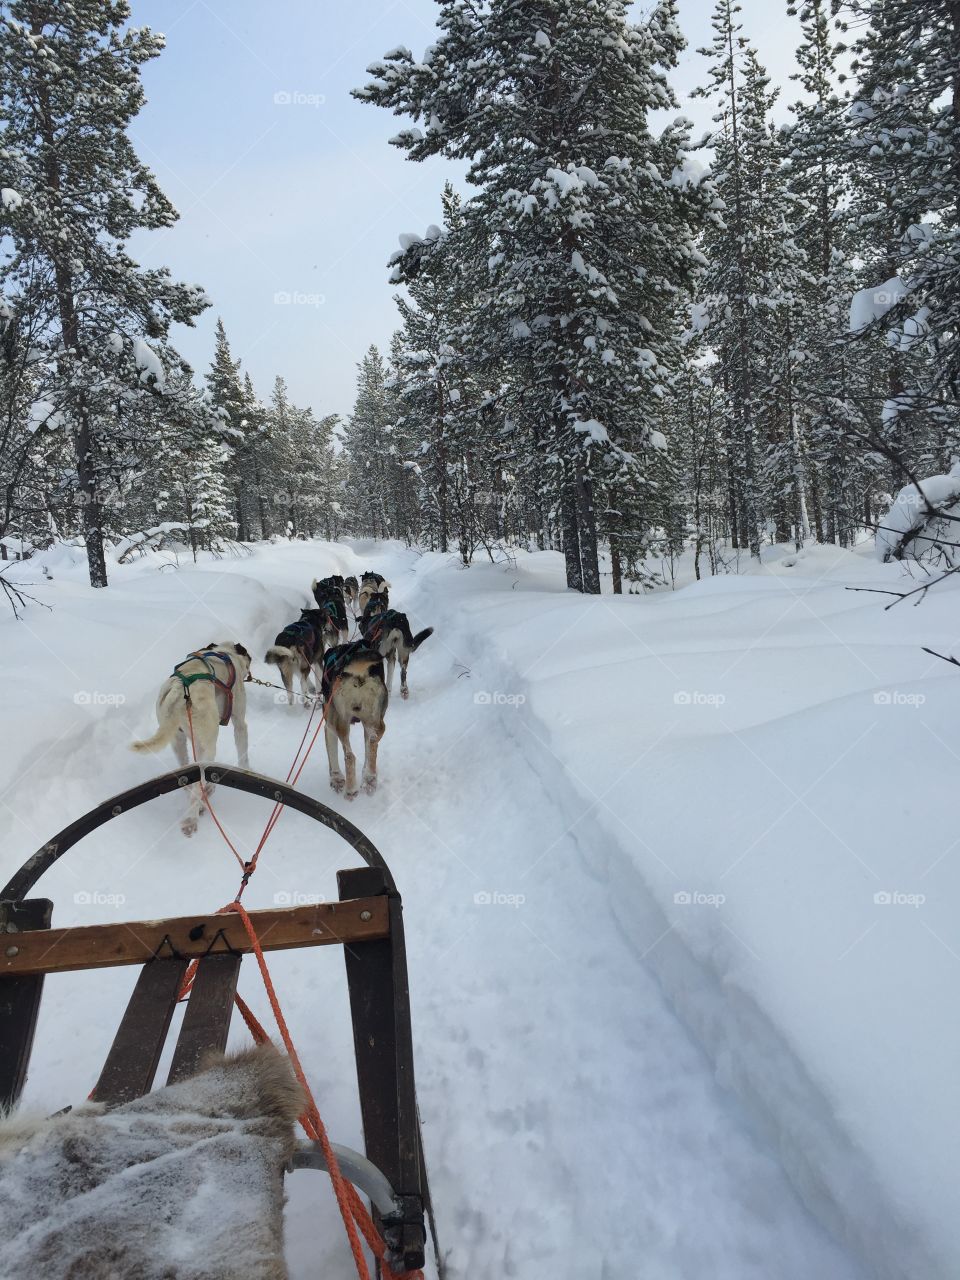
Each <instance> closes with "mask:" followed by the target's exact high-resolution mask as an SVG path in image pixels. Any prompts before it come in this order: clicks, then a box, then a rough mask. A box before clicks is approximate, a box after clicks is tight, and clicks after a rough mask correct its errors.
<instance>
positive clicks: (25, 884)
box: [0, 763, 399, 902]
mask: <svg viewBox="0 0 960 1280" xmlns="http://www.w3.org/2000/svg"><path fill="white" fill-rule="evenodd" d="M201 773H202V774H203V776H204V781H206V782H215V783H216V784H217V786H221V787H233V788H234V789H235V790H236V791H248V792H249V793H250V794H251V795H255V796H261V797H262V798H263V799H265V800H272V801H274V802H277V801H279V802H281V803H282V804H284V805H286V806H287V808H289V809H296V810H297V812H298V813H303V814H306V816H307V817H308V818H313V819H314V821H316V822H321V823H323V825H324V826H325V827H329V828H330V830H331V831H333V832H334V833H335V834H336V835H338V836H339V837H340V838H341V839H342V840H346V842H347V844H349V845H350V846H351V848H353V849H355V850H356V852H357V853H358V854H359V855H360V857H361V858H362V859H363V860H364V862H365V863H366V864H367V866H368V867H376V868H377V869H378V870H380V871H382V872H383V875H384V879H385V881H386V885H387V892H388V894H390V895H396V896H399V895H397V887H396V885H395V884H394V882H393V876H392V875H391V874H390V868H389V867H388V866H387V864H386V863H385V862H384V860H383V858H382V857H381V856H380V853H379V852H378V850H377V849H376V847H375V846H374V845H373V844H372V843H371V842H370V841H369V840H368V839H367V837H366V836H365V835H364V834H363V832H362V831H361V830H360V829H359V828H358V827H355V826H354V825H353V823H352V822H349V821H348V820H347V819H346V818H344V817H343V816H342V814H339V813H336V812H335V811H334V810H333V809H329V808H328V807H327V806H326V805H325V804H321V803H320V801H319V800H314V799H313V798H312V796H308V795H304V793H303V792H302V791H296V790H294V788H293V787H291V786H288V785H287V783H285V782H278V781H277V779H276V778H268V777H267V776H266V774H263V773H254V772H253V771H252V770H250V769H238V768H236V767H235V766H232V765H225V764H216V763H210V764H203V765H199V764H191V765H187V766H186V767H185V768H183V769H174V770H172V771H171V772H170V773H162V774H160V776H159V777H157V778H151V779H150V780H149V781H148V782H141V783H140V784H139V785H138V786H136V787H131V789H130V790H129V791H123V792H121V794H120V795H118V796H113V797H112V798H111V799H110V800H105V801H104V802H103V804H99V805H97V807H96V808H95V809H91V810H90V812H89V813H86V814H84V815H83V817H82V818H77V819H76V821H75V822H71V823H70V825H69V826H68V827H64V829H63V830H62V831H61V832H59V834H58V835H55V836H54V837H53V839H52V840H48V841H47V843H46V844H45V845H43V846H42V847H41V848H40V849H38V850H37V852H36V853H35V854H33V855H32V856H31V857H29V858H28V859H27V861H26V862H25V863H24V864H23V866H22V867H21V868H20V870H19V871H17V872H16V873H15V874H14V875H13V876H12V877H11V878H10V880H9V881H8V883H7V884H6V885H5V886H4V888H3V889H0V899H3V900H4V901H6V902H20V901H21V900H22V899H23V898H25V897H26V895H27V894H28V893H29V892H30V890H31V889H32V888H33V886H34V885H35V884H36V883H37V881H38V880H39V879H40V877H41V876H42V875H43V874H44V872H46V871H49V869H50V868H51V867H52V866H53V864H54V863H55V862H57V861H58V860H59V859H60V858H62V857H63V855H64V854H65V853H67V852H68V850H70V849H72V848H73V846H74V845H75V844H76V843H77V842H78V841H79V840H82V839H83V838H84V836H88V835H90V833H91V832H92V831H96V829H97V828H98V827H102V826H103V824H104V823H105V822H109V821H110V820H111V818H117V817H119V816H120V814H121V813H127V812H128V811H129V810H130V809H136V808H137V807H138V806H139V805H141V804H146V803H147V802H148V801H150V800H156V799H157V798H158V797H159V796H164V795H166V794H167V793H168V792H170V791H179V789H180V788H181V787H188V786H190V785H191V784H192V783H195V782H199V781H200V776H201Z"/></svg>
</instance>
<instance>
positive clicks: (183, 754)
mask: <svg viewBox="0 0 960 1280" xmlns="http://www.w3.org/2000/svg"><path fill="white" fill-rule="evenodd" d="M170 745H171V746H172V747H173V754H174V755H175V756H176V757H177V764H178V765H179V766H180V768H181V769H182V768H184V767H185V766H186V765H188V764H189V763H190V753H189V752H188V750H187V735H186V734H185V733H184V731H183V730H182V729H178V730H177V732H176V733H175V734H174V735H173V742H172V743H171V744H170Z"/></svg>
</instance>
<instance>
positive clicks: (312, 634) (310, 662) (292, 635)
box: [263, 609, 336, 706]
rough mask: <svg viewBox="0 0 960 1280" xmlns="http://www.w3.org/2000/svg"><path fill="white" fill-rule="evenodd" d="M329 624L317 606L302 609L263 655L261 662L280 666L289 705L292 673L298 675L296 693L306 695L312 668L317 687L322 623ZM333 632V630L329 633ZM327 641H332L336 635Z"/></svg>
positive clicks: (321, 653)
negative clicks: (297, 616)
mask: <svg viewBox="0 0 960 1280" xmlns="http://www.w3.org/2000/svg"><path fill="white" fill-rule="evenodd" d="M325 624H326V625H329V619H328V618H327V615H326V614H321V613H320V610H319V609H303V610H302V611H301V615H300V618H299V620H298V621H297V622H288V623H287V625H286V626H285V627H284V628H283V630H282V631H281V632H280V634H279V635H278V636H277V638H276V640H274V642H273V644H272V645H271V646H270V648H269V649H268V650H267V652H266V654H265V655H264V659H263V660H264V662H269V663H272V664H273V665H275V666H277V667H279V669H280V679H281V680H282V681H283V687H284V688H285V689H286V691H287V702H289V703H290V705H291V706H293V673H294V671H296V672H297V674H298V675H299V676H300V693H301V694H302V696H303V697H304V699H306V698H307V696H308V695H309V692H310V672H311V671H313V673H314V676H315V678H316V683H317V686H318V688H319V685H320V676H321V674H322V671H321V665H320V663H321V659H322V658H323V650H324V648H325V644H324V641H325V635H324V625H325ZM332 634H333V635H334V636H336V632H333V633H332ZM330 643H333V644H335V643H336V639H333V640H332V641H331V642H330Z"/></svg>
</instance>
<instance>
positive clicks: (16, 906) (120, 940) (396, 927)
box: [0, 764, 432, 1272]
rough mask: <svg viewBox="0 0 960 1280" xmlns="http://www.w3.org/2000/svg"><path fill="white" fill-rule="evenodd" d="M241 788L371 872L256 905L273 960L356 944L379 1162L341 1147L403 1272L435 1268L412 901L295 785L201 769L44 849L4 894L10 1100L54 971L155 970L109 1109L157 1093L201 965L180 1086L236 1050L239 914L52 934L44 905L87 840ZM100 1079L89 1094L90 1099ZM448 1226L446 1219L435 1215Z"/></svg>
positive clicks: (114, 806)
mask: <svg viewBox="0 0 960 1280" xmlns="http://www.w3.org/2000/svg"><path fill="white" fill-rule="evenodd" d="M201 773H203V775H204V777H205V780H206V781H207V783H216V784H217V785H219V786H223V787H232V788H235V789H236V790H239V791H245V792H249V793H250V794H252V795H257V796H261V797H263V798H264V799H267V800H269V801H270V802H271V803H277V802H282V804H284V805H286V806H287V807H288V808H290V809H295V810H297V811H298V812H300V813H303V814H305V815H307V816H308V817H310V818H313V819H314V820H315V821H317V822H320V823H322V824H323V825H324V826H326V827H328V828H329V829H330V830H332V831H334V832H335V833H336V834H337V835H338V836H340V837H341V839H343V840H345V841H346V843H347V844H348V845H350V846H351V847H352V848H353V849H354V851H355V852H356V853H357V854H359V856H360V857H361V858H362V859H363V861H364V863H365V864H366V865H365V866H363V867H360V868H354V869H350V870H344V871H339V872H338V873H337V883H338V889H339V894H340V897H339V901H337V902H328V903H319V904H311V905H305V906H292V907H281V908H276V909H272V910H263V911H253V910H252V911H250V912H249V916H248V919H249V922H250V923H251V924H252V925H253V929H254V931H255V934H256V937H257V939H258V942H259V947H260V950H261V951H262V952H269V951H273V950H280V949H288V948H299V947H315V946H326V945H340V946H343V948H344V959H345V963H346V976H347V985H348V990H349V996H350V1009H351V1018H352V1023H353V1036H354V1049H355V1055H356V1067H357V1083H358V1087H359V1096H360V1108H361V1115H362V1121H363V1135H364V1145H365V1148H366V1150H365V1154H364V1155H361V1154H359V1153H356V1152H352V1151H349V1150H347V1149H345V1148H342V1147H337V1148H335V1151H336V1153H337V1155H338V1157H339V1164H340V1170H341V1172H342V1173H343V1175H344V1176H345V1177H346V1178H347V1179H348V1180H349V1181H351V1182H352V1183H353V1184H354V1186H355V1187H356V1188H357V1189H358V1190H360V1191H361V1192H363V1194H365V1195H366V1196H368V1197H369V1199H370V1200H371V1202H372V1204H373V1206H374V1209H375V1217H376V1219H377V1221H378V1224H379V1226H380V1230H381V1232H382V1234H383V1237H384V1239H385V1240H386V1242H387V1246H388V1250H389V1252H388V1254H387V1256H386V1257H385V1259H384V1261H385V1262H386V1263H387V1264H388V1266H389V1267H390V1269H391V1270H392V1271H396V1272H403V1271H410V1270H415V1269H417V1268H419V1267H421V1266H422V1265H423V1261H424V1246H425V1239H426V1236H425V1226H424V1215H425V1214H430V1212H431V1210H430V1199H429V1191H428V1188H427V1180H426V1167H425V1163H424V1156H423V1143H422V1136H421V1130H420V1121H419V1117H418V1113H417V1104H416V1093H415V1088H414V1070H413V1043H412V1035H411V1027H410V1001H409V991H408V984H407V963H406V952H405V947H404V934H403V919H402V909H401V901H400V895H399V893H398V892H397V888H396V885H395V884H394V881H393V877H392V876H391V874H390V870H389V868H388V866H387V864H386V863H385V862H384V860H383V858H382V857H381V856H380V854H379V853H378V851H377V850H376V848H375V847H374V846H373V845H372V844H371V842H370V841H369V840H368V839H367V838H366V836H364V835H363V833H362V832H361V831H359V830H358V829H357V828H356V827H355V826H353V824H352V823H350V822H348V821H347V819H346V818H344V817H342V816H341V815H340V814H338V813H336V812H334V811H333V810H332V809H329V808H327V806H326V805H323V804H320V803H319V802H318V801H316V800H313V799H311V798H310V797H309V796H307V795H304V794H303V793H302V792H299V791H295V790H294V789H293V788H292V787H289V786H287V785H286V784H284V783H281V782H277V781H275V780H274V779H271V778H268V777H265V776H263V775H261V774H257V773H252V772H250V771H248V770H244V769H239V768H231V767H229V766H224V765H218V764H214V765H209V764H208V765H204V766H202V767H201V766H200V765H196V764H193V765H190V766H188V767H186V768H180V769H176V770H174V771H172V772H171V773H166V774H163V775H161V776H160V777H158V778H154V779H153V780H151V781H149V782H145V783H142V784H140V785H139V786H136V787H133V788H132V789H131V790H129V791H126V792H124V793H123V794H121V795H118V796H115V797H114V798H113V799H111V800H107V801H106V802H105V803H103V804H101V805H98V806H97V808H95V809H93V810H91V811H90V812H89V813H87V814H86V815H84V816H83V817H81V818H78V819H77V820H76V821H75V822H73V823H71V824H70V826H68V827H66V828H65V829H64V830H63V831H61V832H60V833H59V834H58V835H56V836H54V837H53V839H52V840H50V841H48V842H47V843H46V844H45V845H43V846H42V848H40V849H39V850H38V851H37V852H36V853H35V854H34V855H33V856H32V857H31V858H29V859H28V860H27V862H25V863H24V865H23V866H22V867H21V868H20V870H19V871H18V872H17V873H16V874H15V875H14V876H13V877H12V878H11V880H10V881H9V883H8V884H7V885H6V887H5V888H4V889H3V890H2V891H0V1045H2V1049H0V1107H6V1108H9V1107H11V1106H13V1105H14V1104H16V1102H17V1100H18V1099H19V1097H20V1094H21V1092H22V1090H23V1086H24V1082H25V1080H26V1075H27V1070H28V1067H29V1062H30V1054H31V1049H32V1045H33V1039H34V1031H35V1028H36V1024H37V1017H38V1013H39V1008H40V1000H41V996H42V993H43V985H44V980H45V977H46V975H47V974H56V973H60V972H66V971H69V970H86V969H97V968H105V967H110V966H115V965H140V966H141V968H140V973H139V976H138V978H137V981H136V985H135V987H134V990H133V994H132V995H131V997H130V1001H129V1003H128V1005H127V1009H126V1012H125V1013H124V1015H123V1017H122V1019H121V1021H120V1025H119V1028H118V1030H117V1033H116V1035H115V1037H114V1040H113V1044H112V1047H111V1048H110V1050H109V1053H108V1054H107V1059H106V1062H105V1063H104V1066H103V1069H102V1071H101V1073H100V1078H99V1080H98V1081H97V1083H96V1085H95V1087H94V1090H93V1093H92V1095H91V1097H92V1098H93V1099H94V1100H95V1101H98V1102H101V1103H104V1104H105V1105H106V1106H108V1107H112V1106H117V1105H120V1104H123V1103H127V1102H130V1101H132V1100H133V1099H135V1098H138V1097H141V1096H142V1095H144V1094H147V1093H149V1092H150V1090H151V1089H152V1087H153V1083H154V1077H155V1075H156V1072H157V1067H158V1064H159V1061H160V1056H161V1053H162V1051H163V1047H164V1043H165V1041H166V1039H167V1033H168V1031H169V1028H170V1024H171V1020H172V1018H173V1013H174V1009H175V1007H176V1005H177V1003H178V1000H179V999H180V996H181V992H182V987H183V984H184V978H185V975H186V973H187V968H188V965H190V964H191V963H192V962H193V961H196V962H197V964H196V971H195V976H194V979H193V986H192V988H191V991H190V995H189V1001H188V1003H187V1006H186V1012H185V1014H184V1017H183V1021H182V1025H181V1029H180V1034H179V1037H178V1039H177V1043H176V1046H175V1048H174V1050H173V1058H172V1062H171V1065H170V1069H169V1074H168V1077H167V1083H168V1084H172V1083H176V1082H179V1081H182V1080H184V1079H185V1078H187V1077H189V1076H191V1075H193V1074H194V1073H195V1072H196V1071H197V1069H198V1068H199V1066H200V1064H201V1061H202V1060H204V1059H205V1058H206V1057H207V1055H208V1054H209V1053H210V1052H211V1051H222V1050H223V1049H224V1048H225V1047H226V1043H227V1035H228V1031H229V1027H230V1019H231V1015H232V1013H233V1008H234V999H235V994H236V987H237V978H238V974H239V970H240V965H241V962H242V959H243V956H244V955H245V954H249V953H250V952H251V951H252V950H254V946H253V943H252V941H251V937H250V934H249V931H248V930H247V929H246V927H245V925H244V922H243V920H242V919H241V917H240V916H238V915H235V914H223V913H216V914H214V913H209V914H208V913H199V914H196V915H189V916H181V917H178V918H172V919H163V920H146V921H138V922H132V923H126V924H99V925H87V926H83V927H71V928H65V929H57V928H53V927H51V916H52V911H53V903H52V902H51V901H50V900H49V899H46V898H39V897H29V896H28V895H29V894H30V893H31V892H32V890H33V889H34V886H35V885H36V883H37V881H38V880H39V879H40V878H41V877H42V876H43V874H44V873H45V872H46V871H47V870H49V868H50V867H52V866H53V864H54V863H55V862H56V861H57V860H58V859H60V858H62V857H63V856H64V854H66V853H67V852H69V850H70V849H71V848H72V847H73V846H74V845H75V844H76V843H77V842H78V841H79V840H81V839H82V838H83V837H85V836H87V835H90V834H91V833H92V832H94V831H96V830H97V828H98V827H101V826H102V825H103V824H104V823H106V822H109V821H110V820H111V819H112V818H115V817H117V816H119V815H120V814H122V813H127V812H128V811H130V810H131V809H135V808H137V807H138V806H139V805H141V804H145V803H146V802H148V801H150V800H154V799H156V798H157V797H159V796H162V795H166V794H168V793H169V792H172V791H177V790H179V789H180V788H181V787H184V786H189V785H192V784H194V783H197V782H199V781H200V779H201ZM86 1087H87V1086H86V1082H84V1087H83V1091H84V1093H85V1092H86ZM292 1166H293V1168H294V1169H298V1168H326V1165H325V1163H324V1161H323V1154H322V1152H321V1150H320V1148H319V1144H318V1143H316V1142H300V1143H298V1144H297V1150H296V1153H295V1155H294V1157H293V1160H292ZM431 1226H432V1220H431Z"/></svg>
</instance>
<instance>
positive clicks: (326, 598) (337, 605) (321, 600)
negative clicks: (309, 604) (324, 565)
mask: <svg viewBox="0 0 960 1280" xmlns="http://www.w3.org/2000/svg"><path fill="white" fill-rule="evenodd" d="M310 590H311V591H312V592H313V598H314V600H316V602H317V608H318V609H325V610H326V611H327V612H328V613H329V614H330V617H331V619H332V620H333V622H334V623H335V625H336V629H337V632H338V638H339V640H340V643H341V644H346V642H347V638H348V637H349V635H350V629H349V627H348V625H347V606H346V605H345V604H344V602H343V578H341V577H339V575H336V576H334V577H332V578H319V579H318V578H314V580H313V582H311V584H310Z"/></svg>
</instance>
